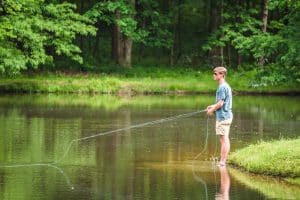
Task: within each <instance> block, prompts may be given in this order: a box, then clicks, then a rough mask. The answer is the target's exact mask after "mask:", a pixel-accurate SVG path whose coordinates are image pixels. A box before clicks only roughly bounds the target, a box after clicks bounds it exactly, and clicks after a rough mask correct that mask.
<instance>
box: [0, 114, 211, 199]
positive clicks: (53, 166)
mask: <svg viewBox="0 0 300 200" xmlns="http://www.w3.org/2000/svg"><path fill="white" fill-rule="evenodd" d="M205 111H206V109H204V110H197V111H195V112H190V113H185V114H180V115H176V116H171V117H167V118H163V119H159V120H154V121H150V122H145V123H142V124H136V125H132V126H128V127H125V128H120V129H115V130H111V131H107V132H101V133H97V134H94V135H91V136H88V137H82V138H78V139H74V140H72V141H71V142H70V143H69V145H68V147H67V149H66V151H65V153H64V154H63V156H62V157H61V158H60V159H58V160H56V161H54V162H52V163H34V164H16V165H0V167H2V168H17V167H34V166H46V167H52V168H55V169H56V170H58V171H59V172H60V173H61V174H62V175H63V177H64V178H65V180H66V183H67V184H68V186H69V187H70V188H71V189H74V187H73V186H72V184H71V182H70V180H69V178H68V176H67V175H66V174H65V173H64V171H63V170H62V169H61V168H59V167H57V166H56V164H58V163H60V162H61V161H62V160H63V159H64V158H65V157H66V155H67V154H68V152H69V150H70V148H71V147H72V145H73V144H74V143H75V142H79V141H84V140H88V139H92V138H96V137H99V136H104V135H110V134H113V133H118V132H121V131H126V130H130V129H134V128H140V127H144V126H149V125H155V124H161V123H164V122H168V121H172V120H176V119H180V118H184V117H191V116H193V115H196V114H198V113H202V112H205ZM206 144H207V141H206ZM205 148H206V146H205ZM206 194H207V188H206Z"/></svg>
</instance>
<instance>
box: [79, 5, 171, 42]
mask: <svg viewBox="0 0 300 200" xmlns="http://www.w3.org/2000/svg"><path fill="white" fill-rule="evenodd" d="M137 7H140V8H141V10H139V11H136V10H135V8H133V7H132V5H131V4H130V3H129V2H128V1H125V0H122V1H102V2H98V3H96V4H95V5H94V6H93V7H92V8H91V9H90V10H89V11H88V12H87V13H86V14H85V15H86V16H87V17H88V18H90V19H91V20H92V21H93V22H94V23H96V22H100V23H104V24H105V25H111V24H116V25H118V27H120V30H121V32H122V33H123V34H124V35H126V36H128V37H130V38H132V39H133V40H134V41H136V42H141V43H143V44H145V45H147V46H150V47H170V46H171V42H172V40H171V39H170V38H171V34H170V32H169V31H168V29H167V28H166V27H167V26H168V25H169V24H170V20H168V18H167V17H166V16H164V15H162V14H161V13H160V12H159V9H158V3H157V2H156V1H152V0H151V1H145V0H142V1H138V2H137ZM145 22H146V23H147V24H144V23H145Z"/></svg>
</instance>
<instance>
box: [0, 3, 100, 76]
mask: <svg viewBox="0 0 300 200" xmlns="http://www.w3.org/2000/svg"><path fill="white" fill-rule="evenodd" d="M0 7H1V10H0V70H1V72H2V73H8V74H16V73H19V72H20V71H21V70H22V69H26V68H28V67H29V68H37V67H38V66H39V65H40V64H45V63H49V62H52V61H53V55H55V54H56V55H66V56H67V57H70V58H71V59H72V60H74V61H77V62H82V58H81V56H80V55H79V54H80V52H81V51H80V49H79V47H78V46H76V45H75V44H73V41H74V39H75V36H76V34H80V35H87V34H94V33H95V28H94V27H92V26H90V25H88V24H89V20H88V19H87V18H86V17H84V16H81V15H79V14H76V13H75V12H74V9H75V6H74V5H73V4H70V3H62V4H46V3H45V2H44V1H43V0H38V1H36V0H20V1H11V0H4V1H2V2H1V5H0ZM51 52H54V53H52V54H51Z"/></svg>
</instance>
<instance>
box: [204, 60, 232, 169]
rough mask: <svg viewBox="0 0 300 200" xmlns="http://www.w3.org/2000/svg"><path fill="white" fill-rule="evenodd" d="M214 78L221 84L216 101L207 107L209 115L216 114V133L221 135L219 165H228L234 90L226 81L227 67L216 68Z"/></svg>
mask: <svg viewBox="0 0 300 200" xmlns="http://www.w3.org/2000/svg"><path fill="white" fill-rule="evenodd" d="M213 71H214V74H213V76H214V80H215V81H217V82H218V84H219V86H218V89H217V93H216V103H215V104H213V105H210V106H208V107H207V109H206V112H207V115H208V116H212V115H213V114H214V113H215V115H216V134H217V135H219V136H220V143H221V158H220V162H219V163H218V166H220V167H222V166H225V165H226V160H227V157H228V154H229V151H230V140H229V130H230V125H231V122H232V118H233V115H232V92H231V88H230V86H229V85H228V83H227V82H226V81H225V76H226V74H227V70H226V68H225V67H223V66H221V67H216V68H214V70H213Z"/></svg>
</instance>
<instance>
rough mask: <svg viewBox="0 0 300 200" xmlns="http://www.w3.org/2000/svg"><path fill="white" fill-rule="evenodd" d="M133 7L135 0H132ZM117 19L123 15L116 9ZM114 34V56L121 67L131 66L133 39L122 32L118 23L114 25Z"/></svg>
mask: <svg viewBox="0 0 300 200" xmlns="http://www.w3.org/2000/svg"><path fill="white" fill-rule="evenodd" d="M130 3H131V4H132V7H133V8H135V0H131V1H130ZM115 17H116V19H119V18H120V17H122V16H121V15H120V12H118V11H116V14H115ZM112 31H113V34H112V57H113V59H114V60H115V61H116V62H117V64H118V65H120V66H121V67H131V60H132V56H131V55H132V39H131V38H130V37H128V36H125V35H124V34H122V33H121V29H120V27H119V26H118V25H116V24H115V25H113V30H112Z"/></svg>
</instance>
